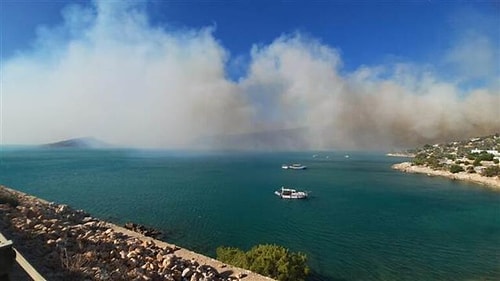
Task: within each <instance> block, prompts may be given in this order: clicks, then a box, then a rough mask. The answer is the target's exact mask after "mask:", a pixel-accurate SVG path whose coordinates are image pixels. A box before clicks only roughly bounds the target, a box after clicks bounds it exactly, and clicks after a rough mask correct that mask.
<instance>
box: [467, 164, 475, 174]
mask: <svg viewBox="0 0 500 281" xmlns="http://www.w3.org/2000/svg"><path fill="white" fill-rule="evenodd" d="M467 173H469V174H475V173H476V170H474V166H467Z"/></svg>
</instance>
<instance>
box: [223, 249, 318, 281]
mask: <svg viewBox="0 0 500 281" xmlns="http://www.w3.org/2000/svg"><path fill="white" fill-rule="evenodd" d="M217 259H218V260H220V261H222V262H225V263H228V264H232V265H234V266H237V267H241V268H246V269H248V270H251V271H253V272H256V273H259V274H262V275H265V276H269V277H271V278H274V279H277V280H279V281H303V280H305V278H306V276H307V275H308V274H309V267H308V266H307V257H306V255H305V254H303V253H300V252H298V253H294V252H291V251H289V250H288V249H286V248H284V247H282V246H278V245H271V244H263V245H257V246H254V247H253V248H252V249H250V250H249V251H247V252H244V251H243V250H241V249H238V248H233V247H219V248H217Z"/></svg>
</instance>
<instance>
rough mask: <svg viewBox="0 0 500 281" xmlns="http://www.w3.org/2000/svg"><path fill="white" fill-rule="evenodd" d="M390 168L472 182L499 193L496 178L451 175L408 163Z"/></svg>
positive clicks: (477, 175)
mask: <svg viewBox="0 0 500 281" xmlns="http://www.w3.org/2000/svg"><path fill="white" fill-rule="evenodd" d="M392 168H393V169H396V170H399V171H403V172H406V173H416V174H426V175H428V176H441V177H447V178H450V179H453V180H463V181H468V182H473V183H477V184H481V185H485V186H488V187H491V188H492V189H495V190H498V191H500V178H499V177H498V176H497V177H485V176H481V175H479V174H470V173H466V172H460V173H455V174H453V173H451V172H448V171H441V170H433V169H431V168H429V167H424V166H412V164H411V163H410V162H403V163H399V164H394V165H392Z"/></svg>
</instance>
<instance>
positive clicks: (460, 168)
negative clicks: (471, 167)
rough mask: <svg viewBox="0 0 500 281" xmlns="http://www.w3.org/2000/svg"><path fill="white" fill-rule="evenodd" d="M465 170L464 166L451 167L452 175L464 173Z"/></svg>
mask: <svg viewBox="0 0 500 281" xmlns="http://www.w3.org/2000/svg"><path fill="white" fill-rule="evenodd" d="M463 170H464V168H462V166H460V165H451V167H450V172H452V173H454V174H455V173H458V172H463Z"/></svg>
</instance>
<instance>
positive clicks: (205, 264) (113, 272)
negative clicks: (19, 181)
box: [0, 185, 273, 281]
mask: <svg viewBox="0 0 500 281" xmlns="http://www.w3.org/2000/svg"><path fill="white" fill-rule="evenodd" d="M0 193H2V194H3V195H5V194H7V195H9V196H13V197H14V198H16V200H17V201H18V202H19V205H18V206H16V207H13V206H10V205H9V204H0V232H2V233H3V234H4V235H5V236H6V237H7V239H11V240H13V241H14V247H16V249H17V250H19V251H20V252H21V254H23V255H24V256H25V257H26V258H27V260H28V261H29V262H30V263H31V264H32V265H33V266H34V267H35V268H36V269H37V270H38V271H39V272H40V273H41V274H42V275H43V276H44V277H45V278H46V279H47V280H175V281H181V280H189V281H217V280H228V281H229V280H244V281H246V280H248V281H269V280H273V279H271V278H268V277H264V276H261V275H259V274H256V273H253V272H250V271H248V270H245V269H241V268H237V267H233V266H230V265H227V264H224V263H222V262H219V261H217V260H215V259H212V258H210V257H207V256H204V255H200V254H198V253H195V252H192V251H189V250H187V249H183V248H180V247H178V246H176V245H173V244H169V243H166V242H164V241H160V240H156V239H153V238H150V237H146V236H143V235H142V234H139V233H136V232H133V231H130V230H127V229H125V228H123V227H120V226H118V225H114V224H112V223H109V222H105V221H102V220H98V219H96V218H93V217H91V216H90V215H89V214H87V213H85V212H84V211H82V210H73V209H71V208H70V207H68V206H66V205H59V204H55V203H50V202H47V201H45V200H42V199H38V198H36V197H33V196H29V195H26V194H24V193H21V192H18V191H15V190H12V189H9V188H6V187H4V186H1V185H0ZM18 274H19V272H15V275H14V276H13V278H14V277H19V276H22V275H18ZM24 278H25V277H24ZM24 278H22V279H19V280H29V279H24ZM16 280H17V279H16Z"/></svg>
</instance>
